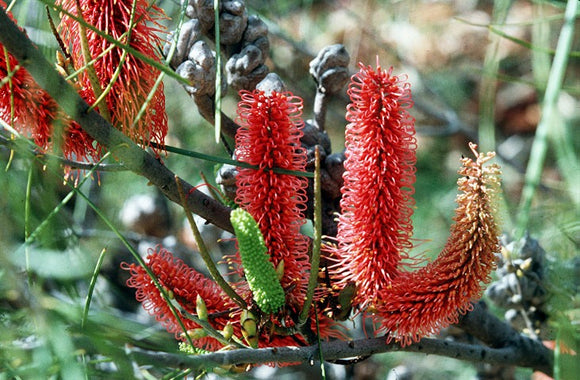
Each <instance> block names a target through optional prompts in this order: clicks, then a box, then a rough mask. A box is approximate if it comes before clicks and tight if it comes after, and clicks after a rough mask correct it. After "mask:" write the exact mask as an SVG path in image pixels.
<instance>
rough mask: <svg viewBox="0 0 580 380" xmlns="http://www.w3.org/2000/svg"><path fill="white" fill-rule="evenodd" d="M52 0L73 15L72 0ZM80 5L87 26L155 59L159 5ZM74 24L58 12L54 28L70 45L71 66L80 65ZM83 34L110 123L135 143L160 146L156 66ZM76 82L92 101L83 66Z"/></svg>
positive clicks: (87, 0) (162, 130)
mask: <svg viewBox="0 0 580 380" xmlns="http://www.w3.org/2000/svg"><path fill="white" fill-rule="evenodd" d="M134 3H135V4H134ZM56 5H57V6H60V7H62V9H64V10H66V11H67V12H69V13H71V14H73V15H76V14H77V7H76V4H75V2H74V1H64V0H58V1H57V2H56ZM133 6H135V9H134V14H133V15H132V14H131V13H132V8H133ZM80 7H81V9H82V10H83V11H82V17H83V19H84V20H85V22H87V23H88V24H89V25H92V26H94V27H96V28H97V29H99V30H101V31H103V32H105V33H107V34H108V35H110V36H111V37H113V38H114V39H116V40H118V41H120V42H122V43H125V44H127V43H128V44H129V45H130V46H131V47H132V48H133V49H135V50H136V51H138V52H140V53H142V54H143V55H145V56H147V57H149V58H151V59H154V60H155V61H157V62H160V58H159V53H158V46H159V45H160V44H161V40H160V38H159V36H158V32H160V31H162V27H161V25H160V24H159V23H158V21H159V20H160V19H161V18H163V17H164V15H163V11H162V10H161V9H160V8H158V7H156V6H151V5H150V4H149V2H148V1H147V0H136V1H134V0H98V1H97V0H80ZM131 21H132V24H131ZM80 29H81V27H80V25H79V23H78V22H77V21H75V20H74V19H72V18H71V17H69V16H66V15H63V16H62V20H61V23H60V25H59V30H60V32H61V34H62V39H63V41H64V42H65V43H66V44H67V45H68V46H70V49H71V56H72V58H73V63H74V68H75V69H77V70H78V69H81V68H82V67H83V66H85V64H86V62H85V59H84V56H83V52H82V47H81V30H80ZM86 34H87V40H88V47H89V51H90V55H91V58H92V59H95V62H94V64H93V67H94V70H95V72H96V75H97V77H98V80H99V82H100V83H99V84H100V87H101V88H100V89H101V90H104V91H108V93H107V95H106V105H107V108H108V110H109V112H110V116H111V122H112V123H113V125H114V126H115V127H116V128H117V129H119V130H121V131H122V132H123V133H124V134H126V135H127V136H129V137H130V138H131V139H132V140H134V141H135V142H138V143H140V142H143V143H144V144H148V143H149V142H150V141H152V142H155V143H157V144H160V145H163V144H164V140H165V136H166V135H167V115H166V112H165V95H164V93H163V85H162V84H160V85H159V86H157V87H155V83H156V81H157V78H158V76H159V74H160V72H159V70H157V69H156V68H154V67H152V66H150V65H149V64H147V63H145V62H143V61H142V60H140V59H138V58H137V57H135V56H133V55H132V54H130V53H129V54H126V53H125V52H124V50H123V49H122V48H120V47H116V46H115V47H111V43H109V42H108V41H107V40H105V39H104V38H103V37H101V36H99V35H98V34H96V33H95V32H93V31H91V30H90V29H88V28H87V32H86ZM128 36H130V37H128ZM78 81H79V84H80V88H81V90H80V94H81V96H82V97H83V98H84V99H85V100H86V101H87V102H88V103H89V104H93V103H94V102H95V100H96V99H95V98H96V96H95V93H94V92H93V88H92V85H91V82H90V79H89V73H88V71H87V70H84V71H83V72H82V73H81V75H80V77H79V79H78ZM107 87H110V88H107ZM150 93H152V96H150ZM148 97H149V98H150V99H148ZM146 101H148V102H149V104H148V106H147V109H146V112H145V113H144V114H143V115H142V116H141V118H140V119H139V120H137V116H138V114H139V112H140V110H141V107H142V106H143V105H144V104H145V102H146Z"/></svg>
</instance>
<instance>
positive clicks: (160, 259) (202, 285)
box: [123, 247, 241, 351]
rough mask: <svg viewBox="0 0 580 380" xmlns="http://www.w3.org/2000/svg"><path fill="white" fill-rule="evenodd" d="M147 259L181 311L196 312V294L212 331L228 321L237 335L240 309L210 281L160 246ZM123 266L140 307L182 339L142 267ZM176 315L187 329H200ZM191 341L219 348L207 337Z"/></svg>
mask: <svg viewBox="0 0 580 380" xmlns="http://www.w3.org/2000/svg"><path fill="white" fill-rule="evenodd" d="M147 261H148V262H147V266H148V267H149V268H150V269H151V271H152V272H153V273H154V274H155V276H156V277H157V279H158V280H159V283H160V284H161V285H162V286H163V287H165V289H167V290H169V291H170V292H171V293H172V294H173V296H174V297H175V300H176V301H177V302H178V303H179V304H180V305H181V307H183V309H184V310H185V311H187V312H188V313H190V314H196V299H197V295H198V294H199V295H200V296H201V298H202V299H203V300H204V301H205V304H206V307H207V311H208V315H209V322H210V323H211V325H212V326H213V327H214V328H215V329H216V330H222V329H223V328H224V327H225V325H226V324H227V323H228V322H231V323H232V325H234V333H235V334H236V335H237V336H241V333H240V326H239V319H240V317H239V315H240V312H241V310H240V309H239V307H238V306H237V305H236V304H235V303H234V302H233V301H232V300H231V299H230V298H229V297H228V296H227V295H226V293H225V292H224V291H223V290H222V289H221V288H220V287H219V286H218V285H217V284H216V283H215V282H214V281H212V280H210V279H208V278H206V277H205V276H203V275H202V274H201V273H199V272H197V271H196V270H195V269H193V268H190V267H188V266H187V265H186V264H185V263H183V261H181V260H179V259H175V258H174V257H173V255H172V254H171V252H169V251H167V250H166V249H165V248H162V247H157V248H156V249H155V250H151V252H150V254H149V256H148V257H147ZM123 269H125V270H128V271H129V272H130V273H131V278H129V280H128V281H127V285H128V286H129V287H131V288H136V289H137V293H136V298H137V301H139V302H142V304H143V308H144V309H145V310H147V311H148V312H149V313H150V314H151V315H154V316H155V319H157V321H159V322H160V323H161V324H162V325H163V326H164V327H165V328H166V329H167V331H169V332H170V333H174V334H175V336H176V338H178V339H181V340H185V338H184V337H183V335H182V334H181V333H182V332H183V330H182V329H181V327H180V326H179V324H178V322H177V320H176V319H175V316H174V315H173V313H171V310H170V308H169V306H167V303H166V302H165V300H164V299H163V297H162V296H161V294H160V292H159V290H158V289H157V288H156V287H155V284H154V283H153V281H151V278H150V277H149V275H148V274H147V272H146V271H145V269H144V268H142V267H140V266H138V265H136V264H131V265H127V264H123ZM178 314H179V317H180V319H181V320H182V322H183V324H184V325H185V327H186V329H187V330H191V329H196V328H201V326H199V325H198V324H197V323H195V322H194V321H192V320H191V319H188V318H187V316H186V315H183V313H181V312H179V311H178ZM193 343H194V344H195V345H196V347H198V348H203V349H205V350H209V351H215V350H218V349H220V348H221V347H222V344H221V343H219V342H218V341H217V340H216V339H214V338H211V337H203V338H200V339H196V340H194V342H193Z"/></svg>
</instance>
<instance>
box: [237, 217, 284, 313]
mask: <svg viewBox="0 0 580 380" xmlns="http://www.w3.org/2000/svg"><path fill="white" fill-rule="evenodd" d="M230 220H231V222H232V225H233V226H234V231H235V232H236V237H237V238H238V248H239V250H240V257H241V259H242V266H243V267H244V272H245V274H246V279H247V280H248V284H249V286H250V290H251V291H252V294H253V295H254V301H256V304H257V305H258V307H259V308H260V310H262V311H263V312H264V313H266V314H272V313H275V312H277V311H278V310H280V308H281V307H282V306H284V303H285V301H286V295H285V294H284V289H282V285H280V280H278V275H277V273H276V270H275V269H274V265H273V264H272V263H271V262H270V257H269V256H268V253H267V252H268V249H267V248H266V245H265V244H264V237H263V236H262V232H261V231H260V228H259V226H258V223H256V221H255V220H254V218H253V217H252V215H250V214H249V213H248V212H247V211H245V210H243V209H241V208H238V209H235V210H234V211H232V213H231V216H230Z"/></svg>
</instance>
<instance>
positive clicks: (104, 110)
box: [75, 0, 111, 122]
mask: <svg viewBox="0 0 580 380" xmlns="http://www.w3.org/2000/svg"><path fill="white" fill-rule="evenodd" d="M75 3H76V9H77V14H78V17H79V18H80V19H82V20H83V21H84V17H83V11H82V9H81V4H80V1H79V0H76V1H75ZM79 32H80V42H81V49H82V52H83V59H84V61H85V62H90V61H91V60H92V57H91V51H90V49H89V40H88V38H87V28H86V27H85V26H84V24H83V23H79ZM87 75H88V77H89V81H90V82H91V87H92V88H93V93H94V95H95V98H96V99H102V97H101V95H102V94H103V89H102V88H101V82H100V80H99V77H98V76H97V72H96V71H95V66H94V65H88V66H87ZM95 105H97V108H98V109H99V112H100V114H101V115H103V117H104V118H105V120H107V121H109V122H111V114H110V113H109V108H108V107H107V103H106V102H98V103H97V102H95V103H94V104H93V106H92V107H94V106H95ZM89 110H90V108H89Z"/></svg>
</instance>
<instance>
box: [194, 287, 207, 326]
mask: <svg viewBox="0 0 580 380" xmlns="http://www.w3.org/2000/svg"><path fill="white" fill-rule="evenodd" d="M195 311H196V312H197V317H198V318H199V319H201V320H202V321H207V306H205V301H204V300H203V298H201V296H200V295H199V294H198V295H197V298H196V299H195Z"/></svg>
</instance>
